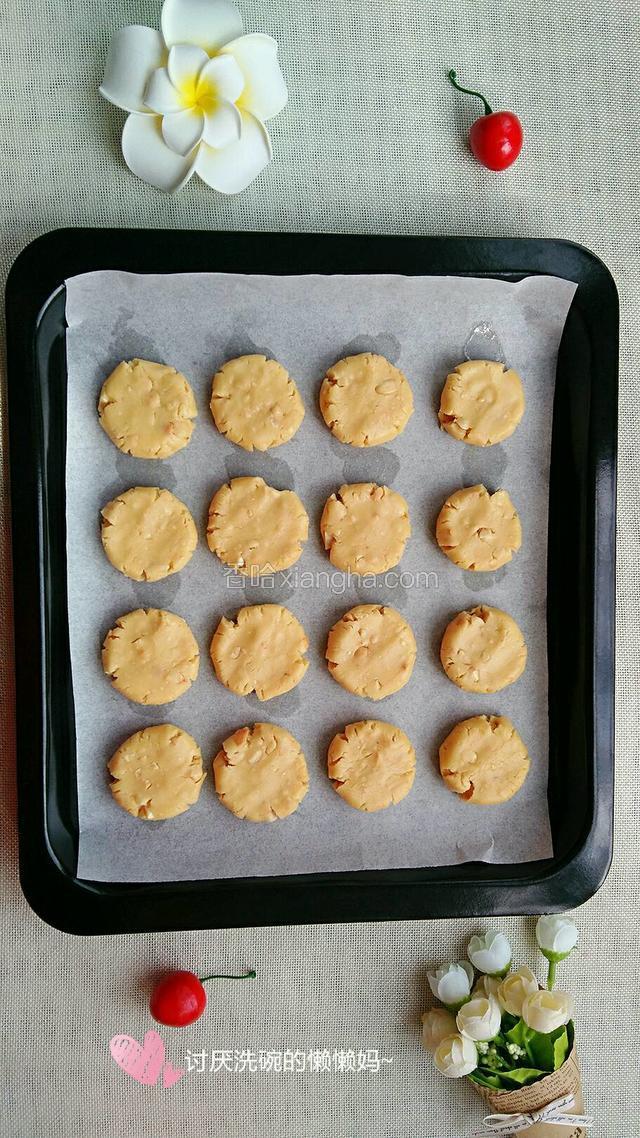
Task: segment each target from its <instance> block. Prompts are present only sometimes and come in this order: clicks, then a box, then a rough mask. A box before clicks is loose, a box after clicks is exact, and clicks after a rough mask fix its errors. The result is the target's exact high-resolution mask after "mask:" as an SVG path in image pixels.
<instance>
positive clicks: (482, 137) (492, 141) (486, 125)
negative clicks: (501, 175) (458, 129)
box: [448, 71, 523, 170]
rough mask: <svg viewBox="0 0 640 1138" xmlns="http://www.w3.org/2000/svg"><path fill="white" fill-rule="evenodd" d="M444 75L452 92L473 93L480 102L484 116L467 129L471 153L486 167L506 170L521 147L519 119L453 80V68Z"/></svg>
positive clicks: (454, 77)
mask: <svg viewBox="0 0 640 1138" xmlns="http://www.w3.org/2000/svg"><path fill="white" fill-rule="evenodd" d="M448 77H449V81H450V82H451V83H452V84H453V86H454V87H455V89H456V91H464V93H465V94H466V95H475V96H476V98H478V99H481V100H482V102H483V103H484V115H482V117H481V118H479V119H476V121H475V122H474V124H473V126H472V127H471V130H470V131H469V145H470V146H471V150H472V152H473V154H474V155H475V157H476V158H477V159H478V162H481V163H482V165H483V166H486V167H487V169H488V170H506V169H507V166H511V164H512V163H513V162H515V160H516V158H517V157H518V155H519V153H520V151H521V150H522V140H523V134H522V124H521V122H520V119H519V118H518V116H517V115H514V113H513V111H492V110H491V107H490V106H489V104H488V102H487V100H486V99H485V97H484V95H480V94H479V93H478V91H470V90H469V88H468V87H461V86H460V85H459V84H458V83H456V73H455V71H450V72H449V76H448Z"/></svg>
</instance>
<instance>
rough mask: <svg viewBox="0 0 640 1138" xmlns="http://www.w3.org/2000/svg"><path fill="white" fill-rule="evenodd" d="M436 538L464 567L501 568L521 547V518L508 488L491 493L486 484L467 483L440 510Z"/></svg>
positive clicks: (450, 556)
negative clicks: (467, 484) (471, 484)
mask: <svg viewBox="0 0 640 1138" xmlns="http://www.w3.org/2000/svg"><path fill="white" fill-rule="evenodd" d="M436 540H437V542H438V545H439V546H440V549H441V550H442V552H443V553H446V555H447V557H448V558H449V560H450V561H453V563H454V565H459V566H460V568H461V569H473V570H476V571H479V572H486V571H487V570H490V569H499V568H500V566H501V565H506V564H507V561H511V558H512V556H513V554H514V553H515V552H516V551H517V550H518V549H519V548H520V545H521V543H522V530H521V528H520V518H519V517H518V514H517V511H516V509H515V507H514V505H513V502H512V501H511V499H510V497H509V495H508V494H507V491H506V490H496V492H495V494H490V493H489V491H488V490H487V489H486V488H485V487H484V486H465V487H464V488H463V489H462V490H456V492H455V494H451V496H450V497H449V498H447V500H446V502H445V504H444V506H443V507H442V509H441V510H440V513H439V515H438V520H437V522H436Z"/></svg>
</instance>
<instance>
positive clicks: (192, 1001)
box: [150, 972, 207, 1027]
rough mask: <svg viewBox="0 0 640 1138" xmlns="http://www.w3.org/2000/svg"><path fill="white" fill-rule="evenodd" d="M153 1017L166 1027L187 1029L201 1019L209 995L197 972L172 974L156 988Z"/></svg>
mask: <svg viewBox="0 0 640 1138" xmlns="http://www.w3.org/2000/svg"><path fill="white" fill-rule="evenodd" d="M150 1006H151V1015H152V1016H153V1018H154V1019H155V1020H157V1021H158V1023H163V1024H165V1026H166V1027H186V1026H187V1024H190V1023H194V1022H195V1021H196V1020H197V1019H199V1018H200V1016H201V1015H202V1013H203V1011H204V1009H205V1008H206V1006H207V993H206V992H205V990H204V988H203V986H202V981H201V980H199V979H198V977H197V976H196V974H195V972H170V973H169V975H168V976H165V977H164V978H163V979H162V980H161V981H160V983H159V984H158V985H157V986H156V987H155V988H154V990H153V994H152V996H151V1005H150Z"/></svg>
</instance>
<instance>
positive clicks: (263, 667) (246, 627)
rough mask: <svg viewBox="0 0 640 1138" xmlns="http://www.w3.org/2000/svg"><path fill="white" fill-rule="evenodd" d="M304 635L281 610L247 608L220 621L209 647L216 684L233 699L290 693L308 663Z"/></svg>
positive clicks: (282, 608) (300, 627) (277, 608)
mask: <svg viewBox="0 0 640 1138" xmlns="http://www.w3.org/2000/svg"><path fill="white" fill-rule="evenodd" d="M308 647H309V642H308V640H307V637H306V636H305V631H304V628H303V627H302V625H301V624H300V621H299V620H296V618H295V616H294V615H293V613H292V612H289V610H288V609H286V608H284V607H283V606H282V605H249V606H247V607H246V608H242V609H240V610H239V612H238V613H237V615H236V617H235V619H234V620H227V618H226V617H224V616H223V618H222V620H221V621H220V624H219V625H218V627H217V629H216V631H215V633H214V636H213V640H212V641H211V649H210V652H211V661H212V663H213V666H214V668H215V673H216V676H217V677H218V679H219V680H220V682H221V683H222V684H224V686H225V687H226V688H229V691H232V692H235V693H236V695H249V694H250V693H251V692H255V693H256V695H257V697H258V699H260V700H265V699H273V697H274V696H276V695H282V694H283V693H284V692H287V691H291V689H292V688H294V687H295V686H296V684H299V683H300V680H301V679H302V677H303V676H304V674H305V672H306V670H307V668H308V667H309V661H308V660H307V659H305V655H304V653H305V652H306V650H307V648H308Z"/></svg>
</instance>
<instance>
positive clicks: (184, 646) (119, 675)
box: [102, 609, 200, 706]
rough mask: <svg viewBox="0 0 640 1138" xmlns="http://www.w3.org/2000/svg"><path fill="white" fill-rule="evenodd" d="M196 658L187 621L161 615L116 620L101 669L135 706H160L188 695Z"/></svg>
mask: <svg viewBox="0 0 640 1138" xmlns="http://www.w3.org/2000/svg"><path fill="white" fill-rule="evenodd" d="M199 663H200V653H199V652H198V645H197V643H196V640H195V637H194V635H193V633H192V631H191V629H190V628H189V625H188V624H187V622H186V620H183V619H182V617H181V616H176V614H175V613H173V612H165V610H164V609H136V610H135V612H128V613H126V615H125V616H119V617H118V619H117V621H116V623H115V624H114V626H113V628H112V629H111V630H110V631H109V632H108V633H107V636H106V639H105V642H104V644H103V646H102V667H103V668H104V671H105V674H106V675H107V676H108V677H109V679H110V680H111V682H112V684H113V686H114V688H115V689H116V691H119V692H120V693H121V694H122V695H124V696H126V697H127V699H131V700H133V702H134V703H146V704H149V705H152V706H158V705H160V704H162V703H171V701H172V700H174V699H178V697H179V696H181V695H183V694H184V692H186V691H188V689H189V688H190V687H191V684H192V683H193V681H194V680H195V679H196V677H197V675H198V665H199Z"/></svg>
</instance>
